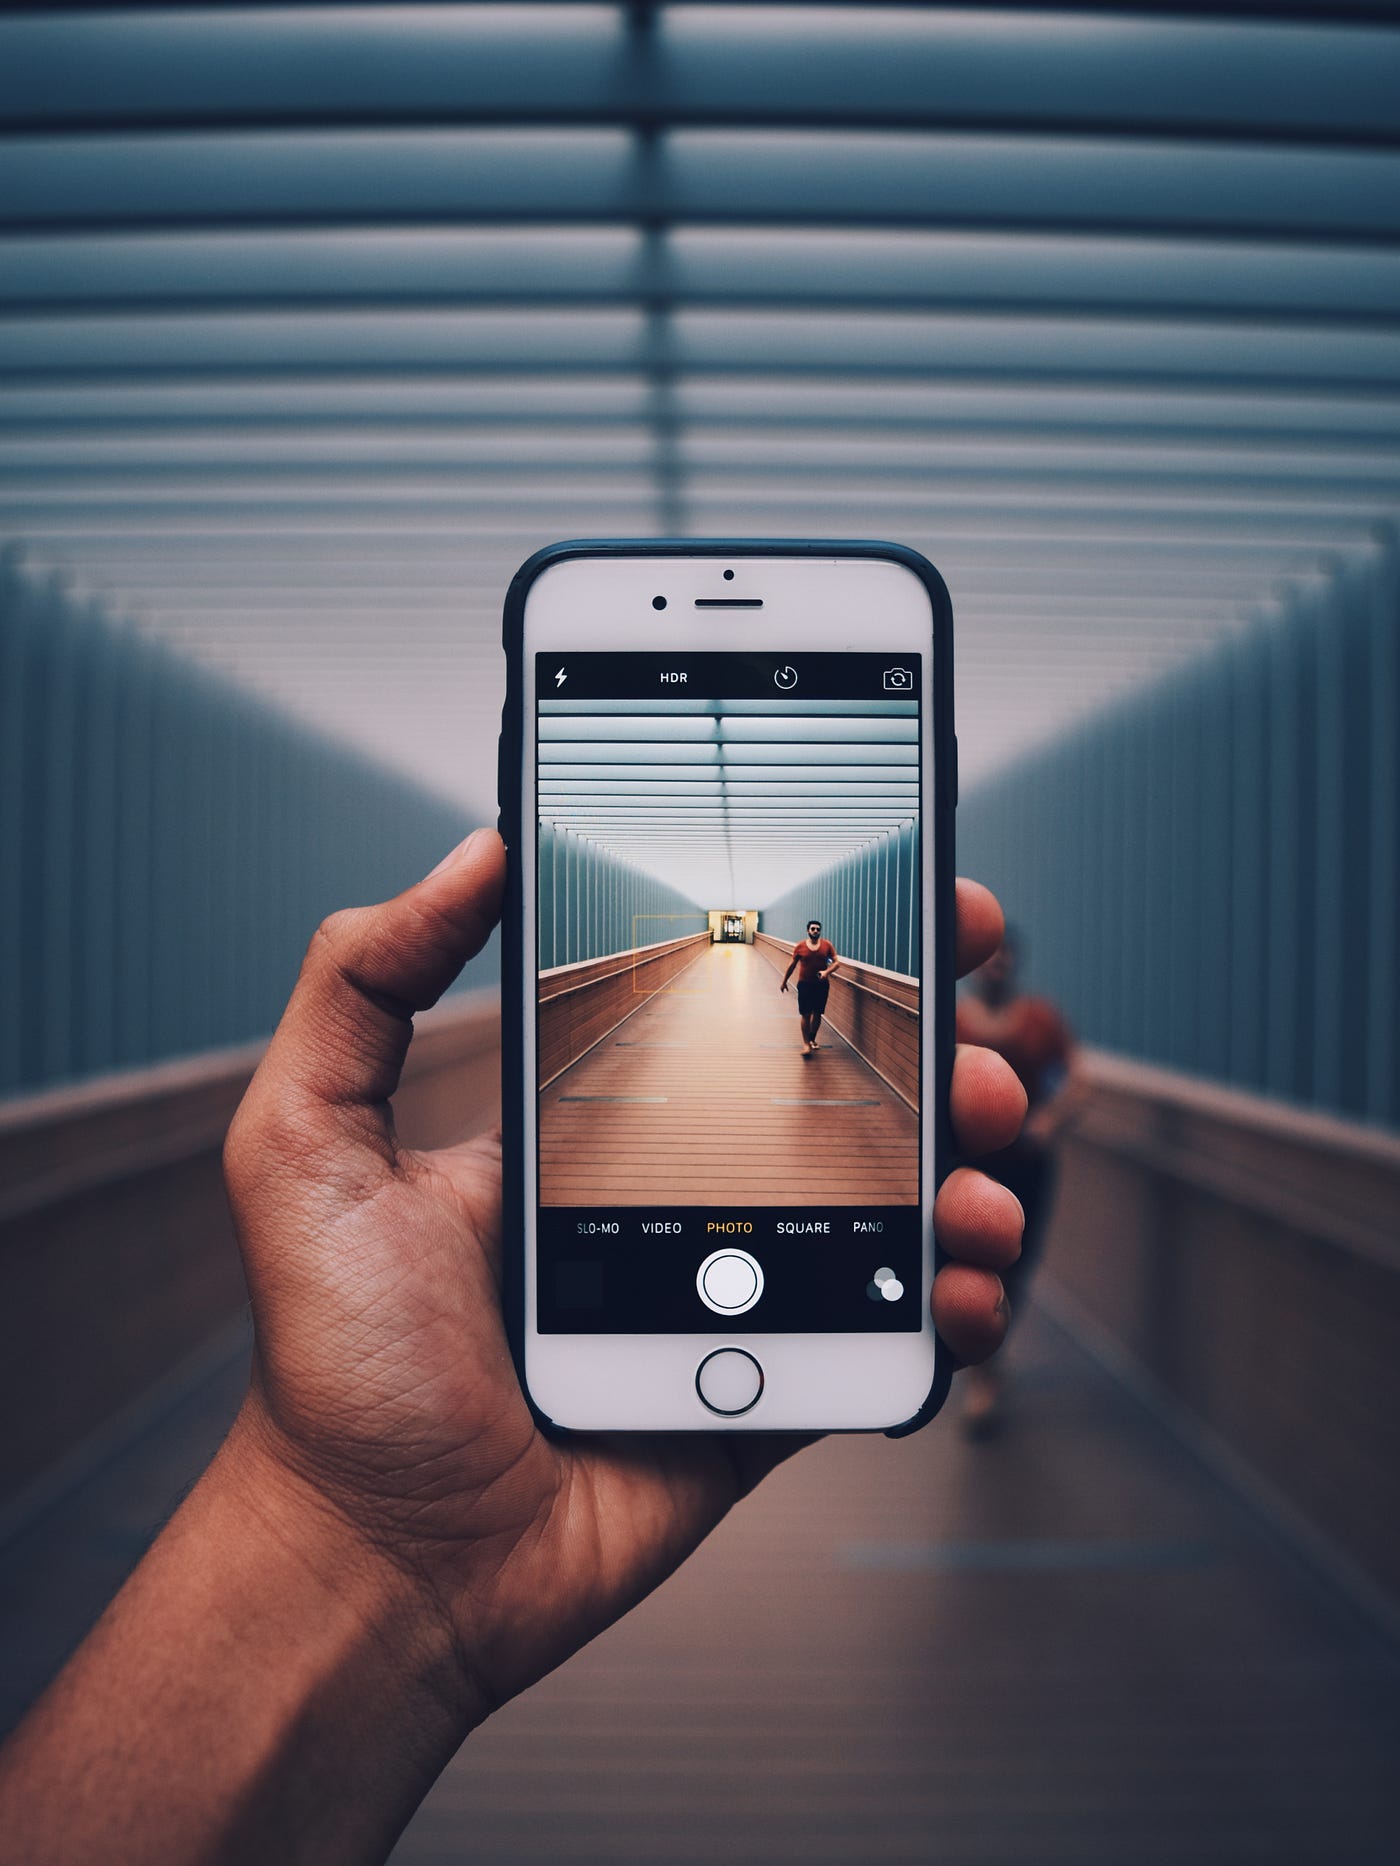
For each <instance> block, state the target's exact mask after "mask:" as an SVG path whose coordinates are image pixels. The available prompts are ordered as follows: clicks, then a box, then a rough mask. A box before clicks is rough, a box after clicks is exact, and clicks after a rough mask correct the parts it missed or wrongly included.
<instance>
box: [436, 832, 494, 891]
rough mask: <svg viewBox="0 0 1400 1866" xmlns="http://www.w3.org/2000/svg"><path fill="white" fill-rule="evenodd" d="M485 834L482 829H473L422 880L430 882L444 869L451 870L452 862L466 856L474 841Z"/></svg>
mask: <svg viewBox="0 0 1400 1866" xmlns="http://www.w3.org/2000/svg"><path fill="white" fill-rule="evenodd" d="M485 834H486V832H485V830H483V829H474V830H473V831H472V833H471V834H470V836H464V837H463V838H462V840H461V841H460V842H459V843H458V844H457V847H456V848H455V849H453V850H451V851H450V852H449V853H448V854H447V855H444V856H443V858H442V860H441V861H440V862H439V863H438V865H437V867H436V868H430V869H429V870H428V872H427V874H426V875H424V877H423V879H424V880H425V881H431V880H432V878H433V876H434V875H440V874H441V873H442V871H443V869H444V868H451V867H452V865H453V863H454V862H456V861H458V860H460V858H461V857H462V856H464V855H465V854H466V852H467V850H468V849H469V848H470V847H471V846H472V844H473V843H474V842H475V841H476V839H477V837H478V836H484V835H485Z"/></svg>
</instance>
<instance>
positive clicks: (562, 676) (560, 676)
mask: <svg viewBox="0 0 1400 1866" xmlns="http://www.w3.org/2000/svg"><path fill="white" fill-rule="evenodd" d="M568 678H569V676H568V675H567V674H566V673H565V672H564V670H563V668H562V667H561V668H560V670H559V672H558V673H557V674H556V675H555V676H554V684H555V686H556V687H562V686H563V684H564V682H565V681H566V680H567V679H568Z"/></svg>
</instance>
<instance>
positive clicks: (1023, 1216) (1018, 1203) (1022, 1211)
mask: <svg viewBox="0 0 1400 1866" xmlns="http://www.w3.org/2000/svg"><path fill="white" fill-rule="evenodd" d="M1002 1191H1003V1192H1011V1188H1010V1186H1003V1187H1002ZM1011 1196H1012V1198H1013V1199H1016V1194H1015V1193H1014V1192H1011ZM1016 1210H1017V1211H1018V1212H1019V1213H1020V1214H1021V1229H1022V1230H1023V1231H1024V1230H1025V1228H1026V1208H1025V1206H1024V1205H1022V1203H1021V1201H1020V1200H1019V1199H1016Z"/></svg>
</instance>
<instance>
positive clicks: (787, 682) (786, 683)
mask: <svg viewBox="0 0 1400 1866" xmlns="http://www.w3.org/2000/svg"><path fill="white" fill-rule="evenodd" d="M773 685H774V686H775V687H781V688H782V689H783V691H784V693H786V692H787V690H788V689H789V688H790V687H795V686H796V685H797V669H796V668H795V667H788V666H783V667H780V668H777V669H776V670H775V671H774V674H773Z"/></svg>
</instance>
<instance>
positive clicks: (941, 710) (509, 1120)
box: [497, 538, 958, 1438]
mask: <svg viewBox="0 0 1400 1866" xmlns="http://www.w3.org/2000/svg"><path fill="white" fill-rule="evenodd" d="M575 557H723V558H726V559H733V558H740V557H866V558H884V559H887V560H889V561H891V562H894V563H897V564H902V565H903V566H904V567H905V568H906V569H907V570H911V571H912V572H913V573H914V575H915V576H916V577H918V579H919V581H920V582H921V583H922V584H923V586H924V588H925V589H926V590H927V591H928V595H929V602H930V605H931V607H932V610H933V618H934V628H933V657H934V661H933V703H934V706H935V708H936V718H935V720H934V728H935V729H934V748H935V749H934V756H935V759H936V761H937V768H936V771H935V785H934V790H935V807H934V822H933V831H934V833H933V837H932V849H933V862H934V874H933V911H934V941H935V950H936V951H937V952H938V953H939V954H940V962H939V965H938V968H937V976H936V977H935V979H934V981H933V1015H934V1042H933V1072H934V1082H933V1093H934V1098H935V1107H936V1109H937V1116H936V1120H935V1130H934V1148H935V1162H936V1172H937V1175H938V1180H939V1182H940V1183H941V1181H942V1179H943V1178H944V1177H946V1175H947V1174H948V1173H949V1172H950V1171H951V1169H952V1168H953V1166H954V1165H955V1164H956V1161H955V1159H954V1157H953V1150H952V1149H953V1137H952V1132H951V1129H950V1127H949V1123H948V1087H949V1082H950V1079H951V1076H952V1068H953V1018H954V1003H953V988H954V982H955V981H954V966H953V951H954V940H955V937H956V929H955V919H954V901H953V876H954V861H953V856H954V841H953V837H954V822H955V811H956V807H957V781H958V780H957V742H956V740H955V738H954V736H953V608H952V603H951V602H950V600H949V597H948V590H947V587H946V585H945V584H944V582H943V579H942V577H941V576H939V574H938V572H937V571H936V570H935V569H934V567H933V565H932V564H931V563H929V561H928V559H927V558H925V557H921V556H920V555H919V553H918V552H917V551H912V550H910V549H909V548H908V547H907V546H906V545H902V544H884V543H878V542H873V541H866V540H849V541H846V540H842V541H833V540H831V539H826V538H573V539H567V540H565V541H564V542H563V543H560V544H551V545H548V546H547V547H546V548H545V549H544V550H542V551H536V552H535V554H534V556H533V557H530V558H528V559H527V560H526V561H525V563H523V564H522V565H521V566H520V568H519V570H517V571H516V573H515V575H514V576H513V577H512V578H511V581H510V587H509V589H508V590H507V591H506V598H505V611H504V617H503V621H502V642H503V645H504V647H505V653H506V703H505V708H504V710H503V712H502V714H501V739H500V750H499V756H498V764H497V797H498V799H499V806H500V830H501V834H502V836H503V837H504V838H505V843H506V849H507V852H508V855H509V862H508V867H507V880H506V895H505V904H504V909H503V912H502V917H501V1035H502V1044H501V1090H502V1097H503V1106H502V1124H503V1155H504V1157H503V1168H504V1213H503V1217H504V1237H505V1247H506V1248H505V1312H506V1322H507V1328H508V1331H509V1335H510V1346H511V1353H512V1354H513V1355H514V1357H515V1365H516V1369H517V1371H518V1372H519V1375H520V1383H521V1387H522V1389H523V1390H524V1393H525V1396H526V1398H527V1400H529V1402H530V1407H531V1410H532V1411H533V1413H534V1415H535V1418H536V1419H537V1420H538V1421H539V1423H540V1424H541V1425H542V1426H543V1427H545V1428H547V1429H548V1430H550V1431H553V1432H562V1431H564V1430H566V1428H564V1427H561V1426H557V1425H556V1424H555V1422H554V1421H553V1420H552V1419H550V1418H549V1417H548V1416H547V1415H546V1414H544V1413H542V1412H541V1411H540V1409H539V1408H538V1407H537V1406H536V1405H535V1403H534V1400H533V1399H531V1398H530V1389H529V1387H528V1385H527V1384H526V1381H525V1353H524V1344H525V1276H524V1238H525V1225H524V1200H525V1198H526V1197H527V1196H528V1193H527V1188H526V1186H525V1184H524V1157H525V1149H524V1136H523V1133H522V1131H521V1120H522V1110H523V1108H524V1086H525V1085H524V1070H525V1057H524V1055H523V1054H522V1048H521V1045H520V1043H519V1041H518V1038H517V1035H516V1033H517V1032H518V1031H519V1029H520V1020H521V1017H522V1015H523V993H524V992H525V990H526V989H527V986H528V987H530V988H533V982H534V980H533V971H534V968H533V966H532V965H528V964H527V963H526V954H525V952H524V948H523V944H522V928H523V924H524V920H523V888H524V875H523V874H522V872H521V866H520V860H519V855H518V851H519V846H520V809H521V803H522V798H521V795H520V785H519V783H518V781H517V774H518V773H519V770H520V758H521V733H522V705H523V698H524V692H525V682H524V667H523V663H522V656H523V644H524V617H525V600H526V597H527V596H528V594H529V590H530V586H531V584H532V583H533V582H534V581H535V579H536V577H538V576H539V575H540V574H541V572H542V571H544V570H547V569H549V567H550V566H551V565H553V564H559V563H563V562H565V561H566V560H567V559H569V558H575ZM507 774H509V777H510V781H509V782H507ZM940 1261H941V1253H940V1252H938V1249H937V1246H936V1245H935V1256H934V1265H935V1268H937V1265H938V1263H939V1262H940ZM934 1370H935V1371H934V1381H933V1385H932V1387H931V1388H930V1389H929V1392H928V1395H927V1397H926V1398H925V1400H924V1402H923V1404H922V1405H921V1406H920V1407H919V1409H918V1411H917V1412H915V1413H914V1414H913V1415H912V1417H910V1418H908V1419H906V1420H904V1421H903V1422H902V1423H901V1424H899V1425H896V1426H891V1427H890V1428H889V1429H888V1432H887V1434H886V1436H887V1437H889V1438H903V1437H905V1436H906V1435H907V1434H908V1433H910V1432H917V1431H918V1429H919V1427H920V1426H922V1425H927V1423H928V1422H929V1420H930V1419H932V1418H933V1416H934V1414H935V1413H937V1412H938V1410H939V1408H940V1407H941V1406H942V1404H943V1402H944V1400H945V1399H946V1398H947V1397H948V1388H949V1385H950V1384H951V1381H952V1377H953V1360H952V1356H951V1354H950V1353H949V1351H948V1348H947V1346H946V1345H945V1344H944V1342H943V1341H942V1340H941V1339H940V1341H939V1344H938V1352H937V1353H936V1355H935V1356H934Z"/></svg>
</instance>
